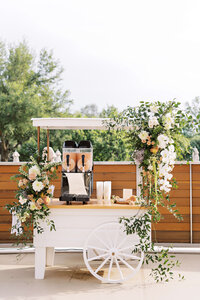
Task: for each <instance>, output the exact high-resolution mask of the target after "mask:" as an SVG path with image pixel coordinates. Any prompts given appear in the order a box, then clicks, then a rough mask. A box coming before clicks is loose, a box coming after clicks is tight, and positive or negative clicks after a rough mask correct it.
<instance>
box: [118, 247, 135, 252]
mask: <svg viewBox="0 0 200 300" xmlns="http://www.w3.org/2000/svg"><path fill="white" fill-rule="evenodd" d="M132 247H133V245H130V246H128V247H124V248H119V247H118V250H119V251H120V252H121V251H124V250H128V249H130V248H132Z"/></svg>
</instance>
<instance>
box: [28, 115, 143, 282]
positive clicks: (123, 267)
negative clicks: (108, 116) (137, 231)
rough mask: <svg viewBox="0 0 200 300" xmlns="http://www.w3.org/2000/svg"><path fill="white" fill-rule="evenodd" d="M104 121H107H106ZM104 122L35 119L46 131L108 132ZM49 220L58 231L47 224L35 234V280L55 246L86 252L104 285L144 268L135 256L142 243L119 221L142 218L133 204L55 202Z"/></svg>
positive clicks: (51, 257)
mask: <svg viewBox="0 0 200 300" xmlns="http://www.w3.org/2000/svg"><path fill="white" fill-rule="evenodd" d="M104 120H105V119H104ZM104 120H103V119H58V118H56V119H33V126H37V127H38V148H39V146H40V145H39V143H40V137H39V133H40V128H44V129H47V149H49V129H105V125H104V123H103V121H104ZM49 208H50V210H51V215H50V219H52V220H53V221H54V223H55V226H56V231H54V230H53V231H50V229H49V226H47V225H46V224H45V222H44V223H42V224H41V226H42V227H43V228H44V232H43V233H42V234H37V232H34V246H35V278H36V279H43V278H44V275H45V266H46V265H47V266H52V265H53V261H54V248H55V247H77V248H82V249H83V258H84V262H85V265H86V267H87V269H88V270H89V271H90V272H91V274H92V275H93V276H95V277H96V278H97V279H99V280H101V281H102V282H107V283H118V282H123V281H125V280H128V279H130V278H131V277H132V276H134V275H135V274H136V273H137V272H138V271H139V269H140V268H141V266H142V262H143V257H144V254H143V253H142V252H140V253H139V252H137V253H134V249H135V245H136V244H138V243H139V238H138V236H136V235H132V234H131V235H127V234H126V232H125V231H124V227H123V225H121V224H120V223H119V218H120V217H122V216H124V217H127V218H129V217H131V216H134V215H136V214H137V215H138V216H139V215H141V214H144V213H145V212H146V210H145V209H142V208H141V207H137V206H133V205H121V204H113V205H105V204H98V203H97V202H96V201H94V200H93V201H92V200H91V201H90V202H89V203H88V204H86V205H78V204H76V205H66V204H65V203H62V202H61V201H59V200H58V199H57V200H56V199H54V200H53V202H52V203H51V205H49Z"/></svg>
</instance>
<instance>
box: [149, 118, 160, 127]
mask: <svg viewBox="0 0 200 300" xmlns="http://www.w3.org/2000/svg"><path fill="white" fill-rule="evenodd" d="M148 124H149V127H150V128H153V127H154V126H158V125H159V122H158V120H157V118H156V117H151V118H150V119H149V122H148Z"/></svg>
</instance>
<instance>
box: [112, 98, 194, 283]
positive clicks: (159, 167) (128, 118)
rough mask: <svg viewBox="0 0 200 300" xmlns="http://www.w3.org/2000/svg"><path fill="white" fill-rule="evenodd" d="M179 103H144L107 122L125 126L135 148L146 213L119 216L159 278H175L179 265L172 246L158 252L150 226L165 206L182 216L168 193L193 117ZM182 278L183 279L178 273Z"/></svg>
mask: <svg viewBox="0 0 200 300" xmlns="http://www.w3.org/2000/svg"><path fill="white" fill-rule="evenodd" d="M179 105H180V103H176V102H175V101H169V102H166V103H162V102H160V101H157V102H154V103H150V102H143V101H142V102H141V103H140V106H137V107H134V108H132V107H128V108H127V109H126V110H125V111H123V112H122V113H121V114H119V115H118V116H117V117H114V118H113V119H112V120H111V121H110V122H109V123H108V124H107V125H108V127H109V129H110V130H111V129H115V128H116V127H117V128H118V130H121V129H119V128H122V129H125V130H126V133H127V136H128V140H129V143H130V145H131V146H132V150H133V160H134V162H135V163H136V164H137V165H139V167H140V170H141V177H142V184H140V185H139V187H140V190H141V192H140V196H139V197H137V204H138V205H140V206H142V207H145V208H146V209H147V212H146V213H145V214H143V215H139V216H137V215H136V216H133V217H131V218H124V217H122V218H120V223H123V224H124V227H125V231H126V233H127V234H137V235H138V236H139V240H140V241H139V243H138V245H136V249H135V251H136V252H138V251H139V252H140V251H144V252H145V259H144V262H145V263H147V264H148V263H149V262H152V263H155V264H156V267H155V268H153V269H152V271H151V275H152V276H153V278H154V279H155V280H156V282H159V281H166V282H167V281H169V279H173V278H174V273H173V268H174V267H175V266H179V265H180V264H179V262H178V261H177V260H176V259H175V256H174V255H171V254H170V249H169V248H162V249H160V250H159V251H158V249H157V248H156V247H155V244H154V243H153V242H152V241H151V225H153V224H154V223H157V222H159V221H160V220H161V218H163V216H162V215H161V213H160V210H159V208H160V207H165V208H166V209H167V210H169V212H170V213H172V214H173V215H174V217H175V218H176V219H178V220H179V221H181V220H182V219H183V218H182V216H181V214H180V213H179V212H178V210H177V208H176V204H175V203H172V202H171V200H170V196H169V192H170V190H171V189H172V188H176V187H177V185H176V181H175V179H173V175H172V170H173V168H174V163H175V159H176V155H177V154H178V155H179V157H180V154H181V153H180V149H179V146H180V143H181V138H182V131H183V129H184V128H186V127H187V126H188V124H189V122H190V119H191V118H190V117H187V116H186V115H184V114H183V112H182V110H180V109H179ZM179 277H180V278H182V279H183V278H184V277H183V276H181V275H180V274H179Z"/></svg>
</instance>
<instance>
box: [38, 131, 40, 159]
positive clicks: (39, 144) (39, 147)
mask: <svg viewBox="0 0 200 300" xmlns="http://www.w3.org/2000/svg"><path fill="white" fill-rule="evenodd" d="M37 148H38V156H40V126H38V128H37Z"/></svg>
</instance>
